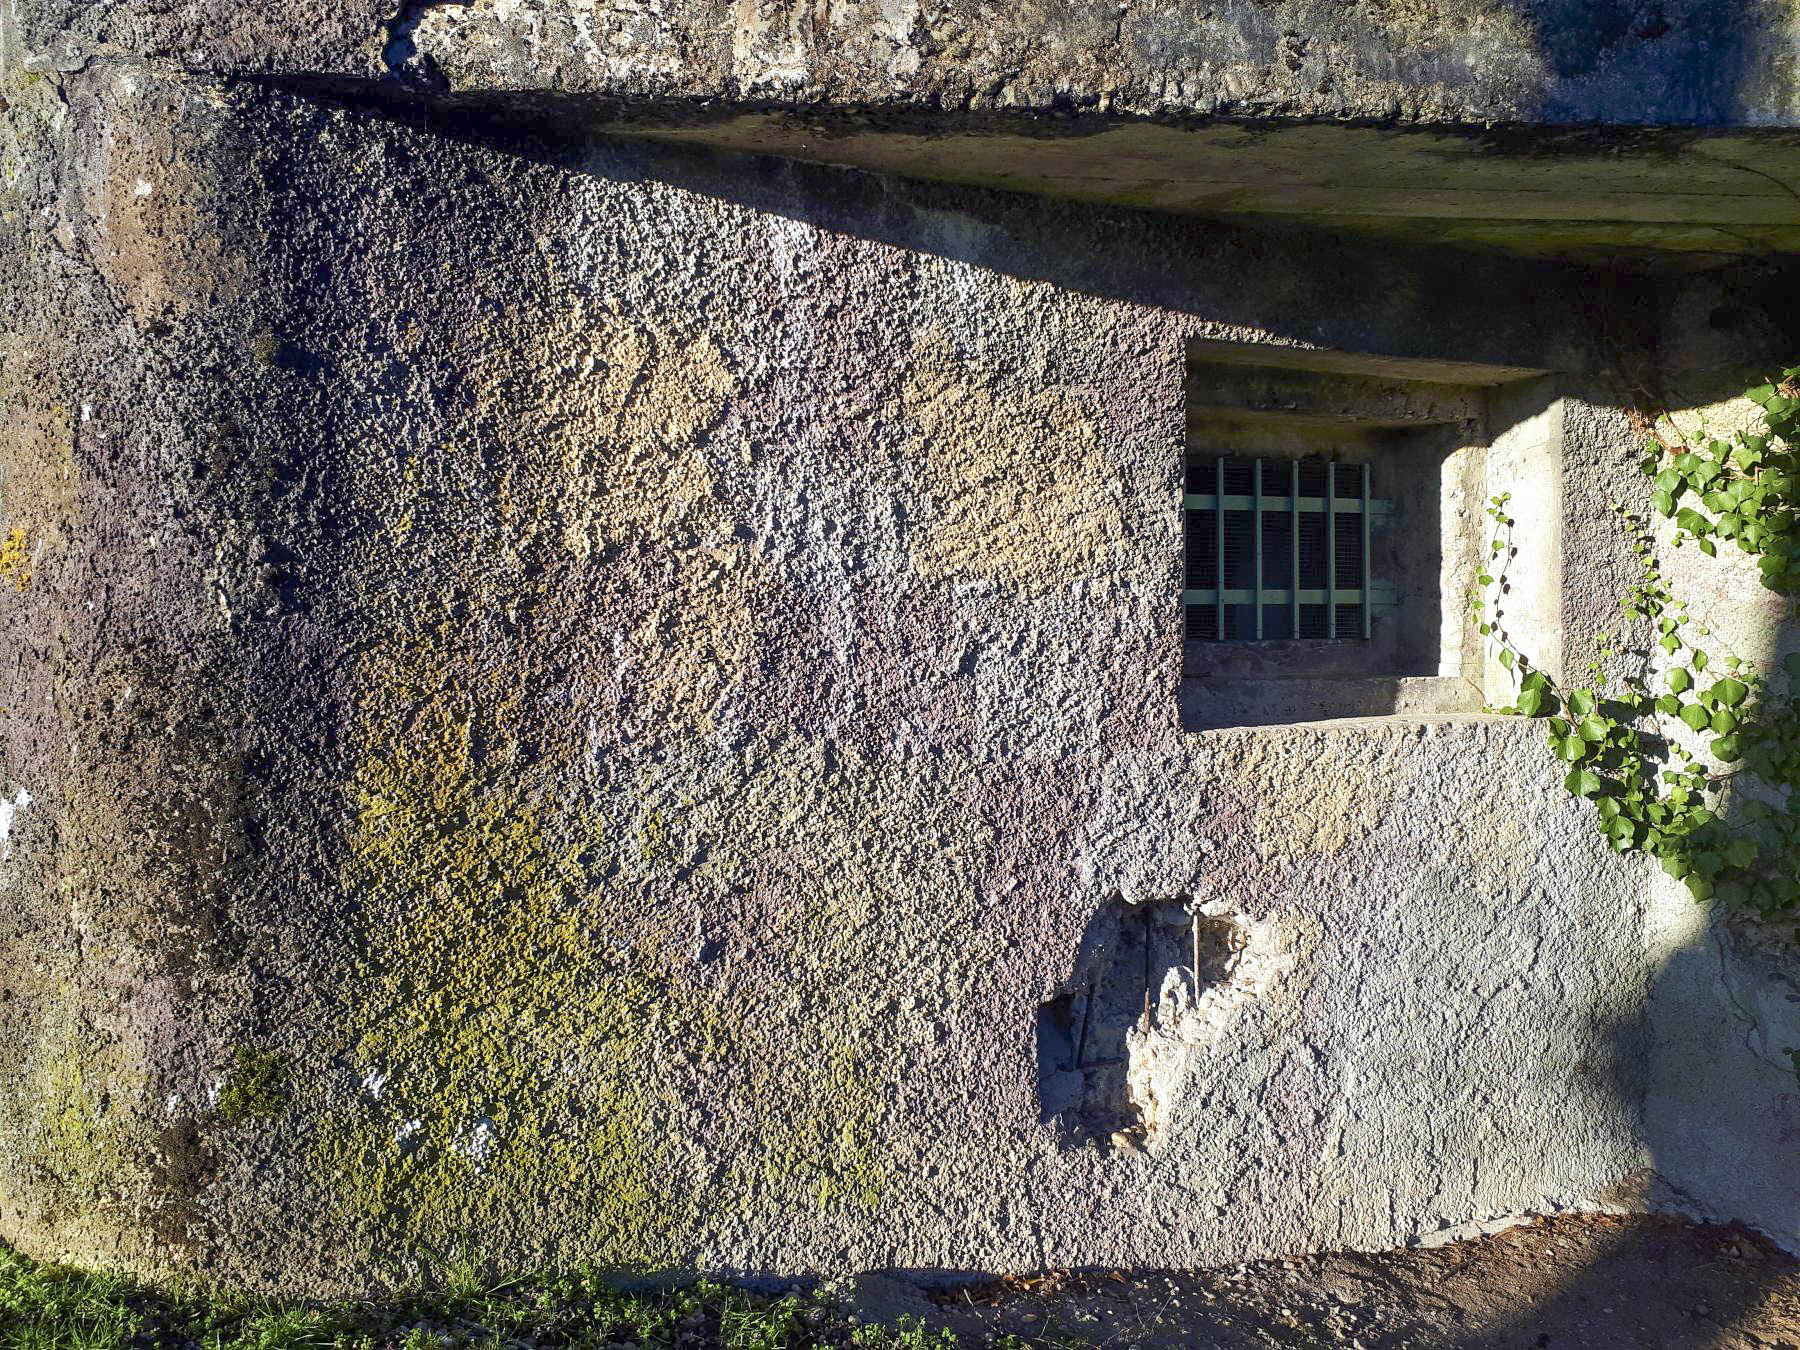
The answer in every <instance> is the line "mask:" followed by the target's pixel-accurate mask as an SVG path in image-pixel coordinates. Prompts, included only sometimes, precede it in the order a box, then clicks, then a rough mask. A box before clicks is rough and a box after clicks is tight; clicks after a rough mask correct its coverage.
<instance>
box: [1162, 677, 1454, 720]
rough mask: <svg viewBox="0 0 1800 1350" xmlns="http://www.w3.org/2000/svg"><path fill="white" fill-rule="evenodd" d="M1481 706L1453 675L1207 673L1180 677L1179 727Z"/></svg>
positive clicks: (1422, 713)
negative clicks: (1241, 674)
mask: <svg viewBox="0 0 1800 1350" xmlns="http://www.w3.org/2000/svg"><path fill="white" fill-rule="evenodd" d="M1480 710H1481V691H1480V690H1479V689H1477V688H1476V687H1475V686H1474V685H1473V684H1471V683H1470V682H1469V681H1467V680H1465V679H1463V678H1462V677H1461V676H1458V675H1374V676H1367V675H1365V676H1354V677H1325V678H1309V677H1276V678H1267V677H1257V678H1249V677H1244V676H1208V677H1205V678H1196V679H1186V680H1183V681H1182V682H1181V729H1182V730H1183V731H1217V730H1222V729H1224V728H1227V727H1273V726H1295V725H1299V724H1303V723H1307V722H1335V721H1339V720H1342V719H1345V718H1364V717H1417V716H1429V715H1438V714H1444V713H1476V712H1479V711H1480Z"/></svg>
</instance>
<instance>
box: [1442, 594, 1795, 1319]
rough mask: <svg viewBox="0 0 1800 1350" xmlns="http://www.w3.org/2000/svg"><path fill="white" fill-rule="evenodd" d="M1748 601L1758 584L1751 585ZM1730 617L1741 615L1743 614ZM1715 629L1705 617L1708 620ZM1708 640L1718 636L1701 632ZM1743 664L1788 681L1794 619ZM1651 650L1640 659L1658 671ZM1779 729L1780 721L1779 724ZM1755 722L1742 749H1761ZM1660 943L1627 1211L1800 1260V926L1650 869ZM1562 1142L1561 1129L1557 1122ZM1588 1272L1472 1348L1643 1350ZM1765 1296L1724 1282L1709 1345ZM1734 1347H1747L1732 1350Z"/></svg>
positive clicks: (1711, 1314)
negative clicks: (1584, 1333)
mask: <svg viewBox="0 0 1800 1350" xmlns="http://www.w3.org/2000/svg"><path fill="white" fill-rule="evenodd" d="M1746 584H1747V585H1753V584H1754V583H1750V582H1746ZM1728 603H1731V602H1730V601H1729V600H1728ZM1703 617H1704V616H1703ZM1702 631H1704V630H1702ZM1746 636H1747V637H1749V638H1750V639H1751V641H1750V642H1749V643H1748V644H1747V646H1748V649H1746V647H1745V646H1740V647H1739V655H1740V656H1742V657H1744V658H1746V659H1747V660H1750V661H1753V662H1755V663H1756V664H1757V665H1758V666H1759V667H1762V668H1764V669H1772V670H1778V669H1779V668H1780V664H1781V658H1782V657H1783V656H1784V655H1785V654H1787V653H1790V652H1793V651H1796V650H1800V625H1796V623H1795V622H1794V620H1793V619H1792V617H1791V616H1790V617H1788V618H1787V619H1785V620H1783V621H1782V622H1780V623H1779V624H1778V625H1777V626H1776V627H1774V628H1772V629H1771V628H1768V627H1767V626H1766V625H1765V626H1762V631H1760V632H1756V633H1752V634H1747V635H1746ZM1647 646H1648V644H1647V643H1646V649H1644V650H1640V651H1637V652H1635V653H1631V655H1633V656H1634V657H1636V658H1639V659H1646V660H1647V658H1648V656H1649V655H1650V653H1649V651H1648V650H1647ZM1764 715H1778V714H1764ZM1755 720H1756V718H1755V717H1754V716H1752V717H1749V718H1747V719H1746V723H1745V726H1744V729H1743V730H1742V731H1740V733H1739V734H1740V736H1748V735H1750V734H1752V733H1753V727H1754V723H1755ZM1749 799H1750V798H1748V797H1746V796H1744V795H1742V794H1738V795H1736V796H1734V797H1732V798H1728V799H1727V803H1726V810H1725V818H1726V819H1727V820H1728V821H1734V820H1735V821H1737V822H1738V823H1739V824H1740V826H1741V825H1742V823H1743V819H1742V818H1743V812H1742V807H1743V805H1744V803H1745V802H1746V801H1748V800H1749ZM1637 861H1638V862H1639V863H1640V865H1643V866H1644V867H1645V868H1646V871H1647V872H1648V873H1649V874H1650V882H1649V884H1648V885H1647V887H1646V896H1647V899H1646V916H1645V926H1646V941H1647V945H1648V950H1649V954H1650V957H1651V960H1652V962H1653V968H1652V970H1651V973H1650V983H1649V987H1648V989H1647V992H1646V997H1645V1003H1644V1008H1643V1012H1642V1014H1641V1016H1640V1018H1639V1019H1637V1020H1636V1021H1634V1022H1632V1023H1630V1024H1626V1025H1621V1026H1619V1027H1617V1028H1615V1029H1614V1032H1613V1041H1614V1045H1615V1051H1616V1052H1615V1054H1614V1056H1613V1057H1612V1059H1613V1063H1614V1064H1615V1065H1617V1066H1619V1067H1620V1068H1621V1069H1625V1068H1635V1067H1637V1066H1643V1069H1644V1071H1643V1073H1642V1082H1641V1083H1640V1084H1631V1083H1626V1082H1623V1081H1621V1082H1618V1083H1617V1084H1616V1090H1617V1091H1618V1092H1619V1094H1620V1096H1621V1099H1622V1100H1625V1101H1627V1102H1630V1101H1633V1100H1634V1098H1635V1097H1636V1096H1637V1094H1638V1093H1639V1092H1641V1094H1642V1115H1641V1125H1642V1137H1643V1142H1644V1148H1645V1153H1646V1162H1647V1167H1646V1169H1645V1171H1644V1172H1643V1173H1641V1174H1640V1175H1639V1176H1637V1177H1634V1178H1632V1179H1631V1180H1630V1183H1629V1184H1628V1185H1627V1186H1625V1187H1622V1188H1621V1192H1620V1194H1619V1195H1618V1196H1617V1197H1616V1199H1617V1200H1618V1201H1619V1202H1620V1203H1621V1204H1624V1205H1627V1206H1631V1207H1649V1208H1652V1209H1655V1210H1660V1211H1666V1212H1673V1213H1676V1214H1680V1215H1683V1216H1686V1217H1688V1218H1693V1219H1698V1220H1702V1221H1705V1222H1711V1223H1741V1224H1744V1225H1747V1226H1749V1227H1751V1228H1753V1229H1755V1230H1756V1231H1758V1232H1760V1233H1762V1234H1763V1235H1765V1236H1767V1237H1769V1238H1772V1239H1773V1240H1774V1241H1775V1242H1776V1243H1777V1244H1778V1245H1779V1246H1781V1247H1784V1248H1785V1249H1786V1250H1788V1251H1789V1252H1800V1172H1796V1171H1795V1169H1794V1167H1793V1165H1792V1160H1793V1159H1794V1157H1795V1156H1796V1154H1797V1153H1800V931H1797V930H1796V928H1795V926H1794V922H1793V920H1794V917H1795V916H1793V915H1788V916H1787V917H1786V919H1785V920H1784V921H1782V922H1781V923H1780V924H1779V925H1777V924H1774V923H1765V922H1763V921H1761V920H1758V919H1756V918H1754V917H1752V916H1749V915H1746V914H1744V913H1742V912H1734V911H1731V910H1729V909H1726V908H1723V907H1721V906H1715V905H1701V904H1698V903H1696V902H1695V901H1694V900H1693V899H1692V898H1691V896H1690V895H1689V894H1688V892H1687V890H1686V888H1685V887H1684V886H1682V885H1680V884H1678V883H1676V882H1674V881H1672V880H1670V879H1668V878H1666V877H1665V876H1663V875H1662V873H1661V870H1660V869H1659V868H1655V867H1654V865H1653V864H1651V863H1650V862H1649V861H1648V860H1647V859H1642V858H1639V859H1638V860H1637ZM1546 1127H1547V1128H1549V1129H1555V1128H1556V1122H1555V1121H1548V1122H1546ZM1628 1245H1629V1240H1628V1239H1626V1238H1624V1237H1621V1238H1619V1239H1617V1240H1616V1241H1615V1242H1614V1244H1613V1245H1612V1248H1611V1249H1609V1251H1607V1252H1604V1253H1602V1255H1601V1256H1600V1257H1599V1258H1598V1259H1597V1260H1595V1261H1594V1262H1593V1263H1591V1264H1590V1265H1588V1266H1586V1267H1584V1268H1583V1269H1581V1270H1579V1271H1577V1272H1574V1273H1573V1274H1572V1275H1571V1276H1570V1278H1569V1279H1568V1281H1567V1282H1566V1284H1565V1285H1564V1287H1563V1288H1562V1290H1561V1291H1560V1292H1559V1293H1558V1294H1557V1295H1556V1297H1554V1298H1553V1299H1551V1300H1549V1301H1547V1302H1546V1303H1542V1304H1538V1305H1535V1306H1533V1307H1531V1308H1529V1309H1525V1310H1521V1312H1520V1313H1519V1314H1518V1316H1517V1318H1516V1320H1515V1321H1514V1322H1513V1323H1512V1324H1511V1325H1510V1326H1507V1327H1503V1328H1499V1329H1496V1330H1493V1331H1489V1332H1483V1333H1482V1334H1481V1335H1480V1336H1479V1337H1475V1338H1472V1339H1471V1340H1470V1341H1469V1342H1468V1343H1469V1344H1471V1345H1477V1344H1478V1345H1484V1346H1486V1345H1493V1346H1508V1347H1512V1346H1518V1347H1527V1346H1555V1345H1564V1344H1568V1345H1573V1344H1576V1343H1577V1341H1575V1340H1567V1341H1565V1340H1561V1339H1551V1338H1550V1336H1549V1335H1548V1334H1547V1333H1546V1328H1564V1327H1566V1328H1571V1329H1573V1328H1578V1327H1588V1328H1591V1327H1594V1326H1596V1325H1600V1326H1607V1327H1608V1328H1609V1331H1608V1335H1613V1336H1617V1337H1618V1339H1617V1340H1616V1341H1615V1340H1608V1341H1605V1342H1604V1343H1605V1344H1614V1343H1617V1344H1637V1343H1640V1342H1639V1341H1636V1340H1633V1339H1631V1332H1632V1329H1633V1326H1634V1324H1632V1323H1631V1321H1630V1314H1629V1311H1626V1312H1624V1313H1623V1314H1621V1315H1619V1316H1606V1315H1604V1314H1610V1313H1613V1312H1614V1311H1615V1307H1614V1305H1616V1303H1617V1287H1616V1274H1615V1273H1614V1271H1613V1270H1612V1269H1611V1264H1610V1262H1611V1256H1612V1254H1613V1252H1615V1251H1619V1250H1620V1249H1622V1248H1624V1247H1626V1246H1628ZM1766 1292H1767V1291H1766V1288H1765V1287H1764V1286H1762V1285H1759V1284H1757V1283H1756V1282H1755V1281H1753V1280H1748V1279H1738V1280H1730V1279H1725V1280H1715V1281H1712V1282H1711V1283H1710V1285H1709V1289H1708V1294H1707V1302H1706V1305H1705V1306H1706V1311H1705V1312H1704V1313H1700V1312H1696V1313H1695V1317H1696V1322H1695V1327H1694V1340H1693V1341H1692V1342H1691V1343H1692V1344H1695V1345H1701V1344H1707V1345H1711V1344H1723V1343H1725V1341H1724V1339H1722V1338H1724V1337H1725V1336H1726V1335H1727V1333H1728V1332H1729V1331H1730V1329H1731V1328H1732V1327H1733V1326H1734V1325H1735V1324H1737V1323H1739V1322H1741V1321H1742V1320H1744V1319H1745V1318H1747V1317H1748V1316H1749V1315H1750V1314H1752V1313H1753V1312H1755V1311H1756V1310H1757V1308H1758V1307H1759V1306H1760V1305H1761V1303H1762V1302H1763V1301H1764V1297H1765V1294H1766ZM1732 1343H1735V1342H1732Z"/></svg>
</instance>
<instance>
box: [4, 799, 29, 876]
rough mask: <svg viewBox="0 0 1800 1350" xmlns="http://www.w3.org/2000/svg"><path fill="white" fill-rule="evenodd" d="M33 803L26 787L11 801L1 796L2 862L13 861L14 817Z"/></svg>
mask: <svg viewBox="0 0 1800 1350" xmlns="http://www.w3.org/2000/svg"><path fill="white" fill-rule="evenodd" d="M30 805H31V794H30V793H29V792H27V791H26V790H25V789H24V788H20V789H19V793H18V796H16V797H14V798H13V799H12V800H11V801H10V802H9V801H7V800H6V798H4V797H0V862H10V861H12V824H13V817H14V816H16V815H18V813H19V812H21V811H23V810H24V809H25V808H26V807H28V806H30Z"/></svg>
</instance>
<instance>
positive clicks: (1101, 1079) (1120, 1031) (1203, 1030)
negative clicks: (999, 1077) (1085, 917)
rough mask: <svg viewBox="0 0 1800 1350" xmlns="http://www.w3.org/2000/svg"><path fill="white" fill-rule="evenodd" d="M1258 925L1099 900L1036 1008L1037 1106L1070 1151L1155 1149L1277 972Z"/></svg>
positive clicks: (1168, 903)
mask: <svg viewBox="0 0 1800 1350" xmlns="http://www.w3.org/2000/svg"><path fill="white" fill-rule="evenodd" d="M1270 927H1271V925H1270V924H1269V923H1267V922H1264V923H1262V924H1252V923H1250V922H1248V921H1246V920H1245V919H1243V918H1242V917H1240V916H1236V915H1230V914H1207V913H1202V912H1200V911H1199V910H1198V909H1197V908H1196V907H1195V906H1194V904H1193V902H1192V901H1190V900H1186V899H1181V900H1164V901H1146V902H1143V903H1140V904H1128V903H1126V902H1125V901H1123V900H1119V899H1114V900H1111V901H1108V902H1107V904H1106V905H1104V906H1103V907H1102V908H1101V910H1100V912H1099V913H1098V914H1097V915H1095V917H1094V919H1093V922H1092V923H1091V924H1089V926H1088V929H1087V932H1086V933H1085V934H1083V936H1082V941H1081V947H1080V950H1079V952H1078V954H1077V956H1076V962H1075V974H1074V976H1073V977H1072V978H1071V979H1070V980H1069V982H1068V983H1067V984H1066V985H1065V986H1064V987H1063V988H1062V989H1061V990H1060V991H1059V992H1058V993H1057V994H1056V995H1055V996H1054V997H1053V998H1051V999H1050V1000H1048V1001H1047V1002H1046V1003H1044V1004H1043V1005H1042V1006H1041V1007H1040V1008H1039V1010H1038V1021H1037V1050H1038V1100H1039V1104H1040V1107H1041V1110H1042V1114H1043V1119H1044V1120H1045V1121H1046V1122H1055V1123H1057V1124H1058V1126H1059V1127H1060V1129H1061V1131H1062V1133H1063V1136H1064V1138H1065V1139H1066V1140H1067V1141H1068V1142H1071V1143H1082V1142H1088V1141H1104V1142H1109V1143H1111V1144H1112V1145H1113V1146H1114V1147H1116V1148H1141V1147H1144V1146H1146V1145H1148V1144H1153V1143H1155V1142H1157V1140H1158V1138H1159V1136H1160V1132H1161V1130H1162V1127H1163V1126H1164V1125H1165V1123H1166V1122H1167V1120H1168V1117H1169V1113H1170V1111H1171V1109H1172V1105H1173V1103H1174V1101H1175V1100H1176V1099H1177V1098H1178V1097H1179V1095H1180V1093H1181V1091H1182V1089H1183V1087H1184V1086H1185V1085H1186V1082H1187V1080H1188V1073H1187V1069H1188V1064H1189V1056H1190V1055H1192V1054H1195V1053H1199V1052H1203V1051H1204V1050H1205V1049H1206V1047H1208V1046H1209V1045H1212V1044H1213V1043H1215V1042H1216V1041H1217V1040H1218V1038H1219V1036H1220V1035H1221V1034H1222V1033H1223V1031H1224V1030H1225V1028H1226V1026H1227V1025H1228V1024H1229V1023H1230V1022H1231V1020H1232V1019H1233V1017H1234V1016H1235V1015H1236V1013H1237V1012H1238V1010H1239V1009H1240V1008H1241V1007H1242V1006H1243V1005H1244V1004H1245V1003H1246V1002H1248V1001H1249V1000H1251V999H1253V998H1255V997H1257V996H1258V995H1259V994H1260V993H1262V992H1263V991H1264V990H1265V989H1266V988H1267V986H1268V984H1269V982H1270V980H1271V979H1272V978H1273V977H1274V975H1275V973H1276V972H1277V971H1278V970H1279V969H1280V967H1281V961H1280V959H1279V958H1278V956H1277V955H1276V953H1277V947H1276V944H1274V943H1273V942H1272V941H1271V940H1270V934H1269V929H1270Z"/></svg>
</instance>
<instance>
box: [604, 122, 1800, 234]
mask: <svg viewBox="0 0 1800 1350" xmlns="http://www.w3.org/2000/svg"><path fill="white" fill-rule="evenodd" d="M590 125H591V126H592V128H593V129H595V130H601V131H607V132H611V133H614V134H627V135H634V136H645V137H649V138H652V139H656V140H661V141H674V142H684V143H689V144H700V145H707V146H712V147H717V148H720V149H725V150H733V151H744V152H750V153H754V154H764V155H777V156H781V157H784V158H791V159H798V160H806V161H810V162H814V163H819V164H829V165H836V166H841V167H848V168H856V169H865V170H873V171H877V172H881V173H891V174H898V175H901V176H904V177H909V178H921V179H931V180H937V181H942V182H950V183H958V184H964V185H970V186H979V187H987V188H998V189H1004V190H1009V191H1017V192H1029V193H1038V194H1043V195H1048V196H1053V197H1061V198H1066V199H1069V200H1074V201H1085V202H1094V203H1107V204H1111V205H1122V206H1132V207H1140V208H1145V209H1149V210H1154V211H1163V212H1173V213H1177V214H1182V215H1192V216H1197V217H1206V218H1210V219H1219V220H1236V221H1262V222H1269V221H1276V222H1282V223H1288V224H1294V225H1302V226H1314V227H1323V228H1328V229H1331V230H1335V231H1348V232H1351V233H1355V234H1362V235H1370V236H1376V237H1381V238H1387V239H1393V240H1396V241H1401V242H1405V243H1411V244H1447V245H1454V246H1462V247H1473V248H1480V249H1494V250H1501V251H1504V252H1508V253H1513V254H1517V255H1522V256H1526V257H1535V258H1548V259H1558V260H1562V261H1569V262H1578V263H1587V264H1595V265H1603V266H1621V265H1622V266H1629V267H1643V268H1679V269H1692V268H1700V267H1706V266H1711V265H1716V264H1719V263H1724V262H1729V261H1732V260H1735V259H1739V258H1745V257H1759V256H1766V255H1770V254H1782V253H1800V187H1797V186H1796V185H1800V130H1796V129H1791V128H1775V129H1770V128H1749V127H1736V128H1680V127H1551V126H1495V127H1467V126H1398V125H1379V124H1370V123H1345V122H1319V121H1254V122H1253V121H1245V120H1224V119H1209V120H1205V121H1193V122H1173V121H1166V120H1163V121H1144V120H1131V119H1114V118H1108V117H1105V116H1101V115H1081V116H1075V115H1071V116H1068V117H1064V118H1056V117H1047V116H1042V115H1038V116H1031V117H1025V116H1012V117H1009V116H1005V115H996V114H988V115H980V114H969V113H962V114H951V113H944V114H926V113H922V112H907V113H897V112H895V111H894V110H891V109H889V110H883V111H881V112H879V113H876V112H870V111H866V110H854V109H842V110H833V109H811V110H807V111H805V112H797V111H794V110H792V109H779V110H776V109H770V110H729V109H712V110H708V111H706V112H705V113H701V114H698V115H690V116H688V117H686V118H681V117H666V118H665V117H664V116H662V115H659V114H657V113H656V112H654V111H650V110H637V111H633V110H628V109H620V110H618V111H616V112H613V113H610V114H603V115H600V116H598V117H596V118H594V119H593V120H592V121H591V122H590Z"/></svg>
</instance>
